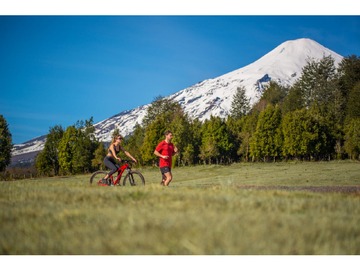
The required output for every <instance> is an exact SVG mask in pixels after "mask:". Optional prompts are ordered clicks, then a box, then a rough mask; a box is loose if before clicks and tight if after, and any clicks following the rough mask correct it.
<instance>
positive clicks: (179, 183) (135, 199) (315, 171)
mask: <svg viewBox="0 0 360 270" xmlns="http://www.w3.org/2000/svg"><path fill="white" fill-rule="evenodd" d="M359 165H360V164H359V163H355V162H324V163H321V162H319V163H292V164H291V163H275V164H260V163H256V164H235V165H232V166H197V167H185V168H176V169H174V170H173V175H174V180H173V182H172V183H171V186H170V187H168V188H166V187H162V186H160V185H159V182H160V173H159V171H158V169H151V168H148V169H142V172H143V174H144V176H145V178H146V182H147V184H146V186H144V187H129V186H127V187H99V186H95V185H93V186H90V185H89V177H90V175H83V176H73V177H68V178H44V179H36V180H35V179H32V180H21V181H13V182H0V207H1V213H0V222H1V224H0V226H1V230H0V239H1V241H0V254H208V255H212V254H228V255H231V254H239V255H245V254H273V255H275V254H329V255H331V254H360V226H359V224H360V194H359V192H352V193H342V192H336V189H335V190H334V192H311V191H302V190H286V189H285V190H284V189H282V190H278V189H276V188H274V189H269V190H259V189H256V188H252V187H259V186H261V187H264V186H268V187H276V186H286V187H297V186H308V187H310V186H311V187H312V186H333V187H336V186H359V185H360V170H359V168H360V167H359Z"/></svg>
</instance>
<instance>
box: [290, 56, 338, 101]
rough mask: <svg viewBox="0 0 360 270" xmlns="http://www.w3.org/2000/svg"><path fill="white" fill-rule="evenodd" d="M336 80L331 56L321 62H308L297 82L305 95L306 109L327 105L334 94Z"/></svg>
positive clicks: (325, 57)
mask: <svg viewBox="0 0 360 270" xmlns="http://www.w3.org/2000/svg"><path fill="white" fill-rule="evenodd" d="M335 78H336V68H335V65H334V58H332V56H331V55H329V56H324V57H323V58H322V59H320V60H319V61H315V60H313V59H312V60H308V63H307V64H306V65H305V66H304V67H303V69H302V75H301V78H300V79H299V81H298V82H297V83H298V84H299V87H300V88H301V89H302V93H303V95H304V101H305V107H306V108H310V107H311V106H312V105H313V104H317V105H320V106H322V105H324V104H327V103H328V102H329V100H330V98H331V95H332V93H333V88H334V79H335Z"/></svg>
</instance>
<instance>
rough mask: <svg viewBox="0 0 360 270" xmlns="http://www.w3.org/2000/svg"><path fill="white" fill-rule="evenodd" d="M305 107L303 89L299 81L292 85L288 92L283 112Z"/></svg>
mask: <svg viewBox="0 0 360 270" xmlns="http://www.w3.org/2000/svg"><path fill="white" fill-rule="evenodd" d="M304 107H305V101H304V96H303V92H302V89H301V88H300V85H299V83H298V82H297V83H295V84H294V85H293V86H292V87H290V89H289V92H288V94H287V95H286V97H285V98H284V102H283V104H282V106H281V108H282V111H283V113H284V114H285V113H288V112H293V111H296V110H301V109H302V108H304Z"/></svg>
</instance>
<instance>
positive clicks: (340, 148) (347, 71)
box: [35, 55, 360, 175]
mask: <svg viewBox="0 0 360 270" xmlns="http://www.w3.org/2000/svg"><path fill="white" fill-rule="evenodd" d="M167 129H170V130H172V132H173V134H174V139H173V142H174V143H175V144H176V145H177V147H178V148H179V150H180V152H179V154H178V155H176V156H175V162H174V166H186V165H196V164H214V163H215V164H229V163H232V162H239V161H245V162H250V161H252V162H254V161H264V162H269V161H282V160H331V159H347V158H350V159H354V160H360V58H359V57H357V56H355V55H352V56H349V57H345V58H344V59H343V60H342V62H341V63H340V64H339V66H338V67H337V68H336V67H335V64H334V59H333V58H332V57H331V56H325V57H323V58H322V59H320V60H317V61H316V60H314V59H308V61H307V64H306V65H305V66H304V68H303V69H302V74H301V76H300V78H299V79H298V80H297V81H296V82H295V84H294V85H293V86H291V87H284V86H281V85H279V84H277V83H276V82H270V84H269V85H268V87H267V88H266V89H265V90H264V91H263V93H262V95H261V98H260V99H259V101H258V102H257V103H256V104H253V106H250V101H249V99H248V98H247V97H246V95H245V88H244V87H243V86H241V85H239V87H238V88H237V91H236V93H235V95H234V97H233V101H232V105H231V110H230V114H229V116H228V117H227V118H225V119H224V118H220V117H215V116H211V117H210V119H208V120H205V121H204V122H200V121H199V120H198V119H191V118H190V117H189V116H188V115H187V114H186V113H185V112H184V110H183V108H182V107H181V106H180V105H179V104H178V103H177V102H175V101H173V100H170V99H167V98H164V97H161V96H159V97H156V98H155V99H154V101H153V102H152V103H151V105H150V106H149V107H148V110H147V114H146V116H145V117H144V120H143V122H142V123H138V124H136V126H135V128H134V132H133V133H132V134H131V135H129V136H127V137H126V138H125V142H124V148H125V149H126V150H127V151H129V152H130V153H131V154H132V155H133V156H134V157H136V158H137V160H138V161H139V163H140V165H156V162H157V158H156V157H155V156H154V154H153V152H154V149H155V147H156V145H157V144H158V142H159V141H161V140H162V139H163V132H164V131H165V130H167ZM114 133H121V131H119V130H115V131H114ZM113 135H115V134H113ZM106 149H107V145H106V144H104V142H99V141H98V140H97V139H96V138H95V136H94V127H93V119H92V118H90V119H89V120H86V121H85V122H84V121H78V122H77V123H76V124H75V125H73V126H70V127H68V128H66V129H65V130H64V129H63V128H62V127H61V126H55V127H52V128H50V130H49V134H48V136H47V140H46V143H45V147H44V149H43V151H42V152H40V154H39V155H38V157H37V159H36V164H35V166H36V168H37V171H38V172H39V173H40V174H45V175H59V174H76V173H84V172H90V171H93V170H96V169H99V168H103V164H102V161H103V158H104V156H105V155H106Z"/></svg>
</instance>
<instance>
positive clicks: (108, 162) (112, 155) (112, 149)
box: [102, 135, 137, 186]
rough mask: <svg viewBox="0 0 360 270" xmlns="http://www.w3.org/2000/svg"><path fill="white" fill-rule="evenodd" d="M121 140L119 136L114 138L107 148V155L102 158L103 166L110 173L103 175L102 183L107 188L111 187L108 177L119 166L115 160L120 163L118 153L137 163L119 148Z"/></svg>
mask: <svg viewBox="0 0 360 270" xmlns="http://www.w3.org/2000/svg"><path fill="white" fill-rule="evenodd" d="M123 139H124V138H123V137H122V136H121V135H116V136H114V137H113V139H112V141H111V144H110V146H109V148H108V153H107V155H106V156H105V158H104V164H105V166H106V167H108V168H109V169H110V170H111V171H110V172H109V173H108V174H107V175H105V177H104V178H103V180H102V182H103V183H104V184H108V185H109V186H110V185H111V180H110V179H109V177H110V176H111V175H113V174H114V173H115V172H116V171H117V169H118V168H119V165H118V164H116V160H118V161H120V162H121V158H119V157H118V156H117V154H119V152H120V151H123V152H124V153H125V155H127V156H128V157H129V158H131V159H132V160H133V161H134V162H135V163H136V162H137V161H136V159H135V158H134V157H133V156H132V155H131V154H130V153H129V152H128V151H126V150H125V149H124V148H123V147H122V146H121V142H122V140H123Z"/></svg>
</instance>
